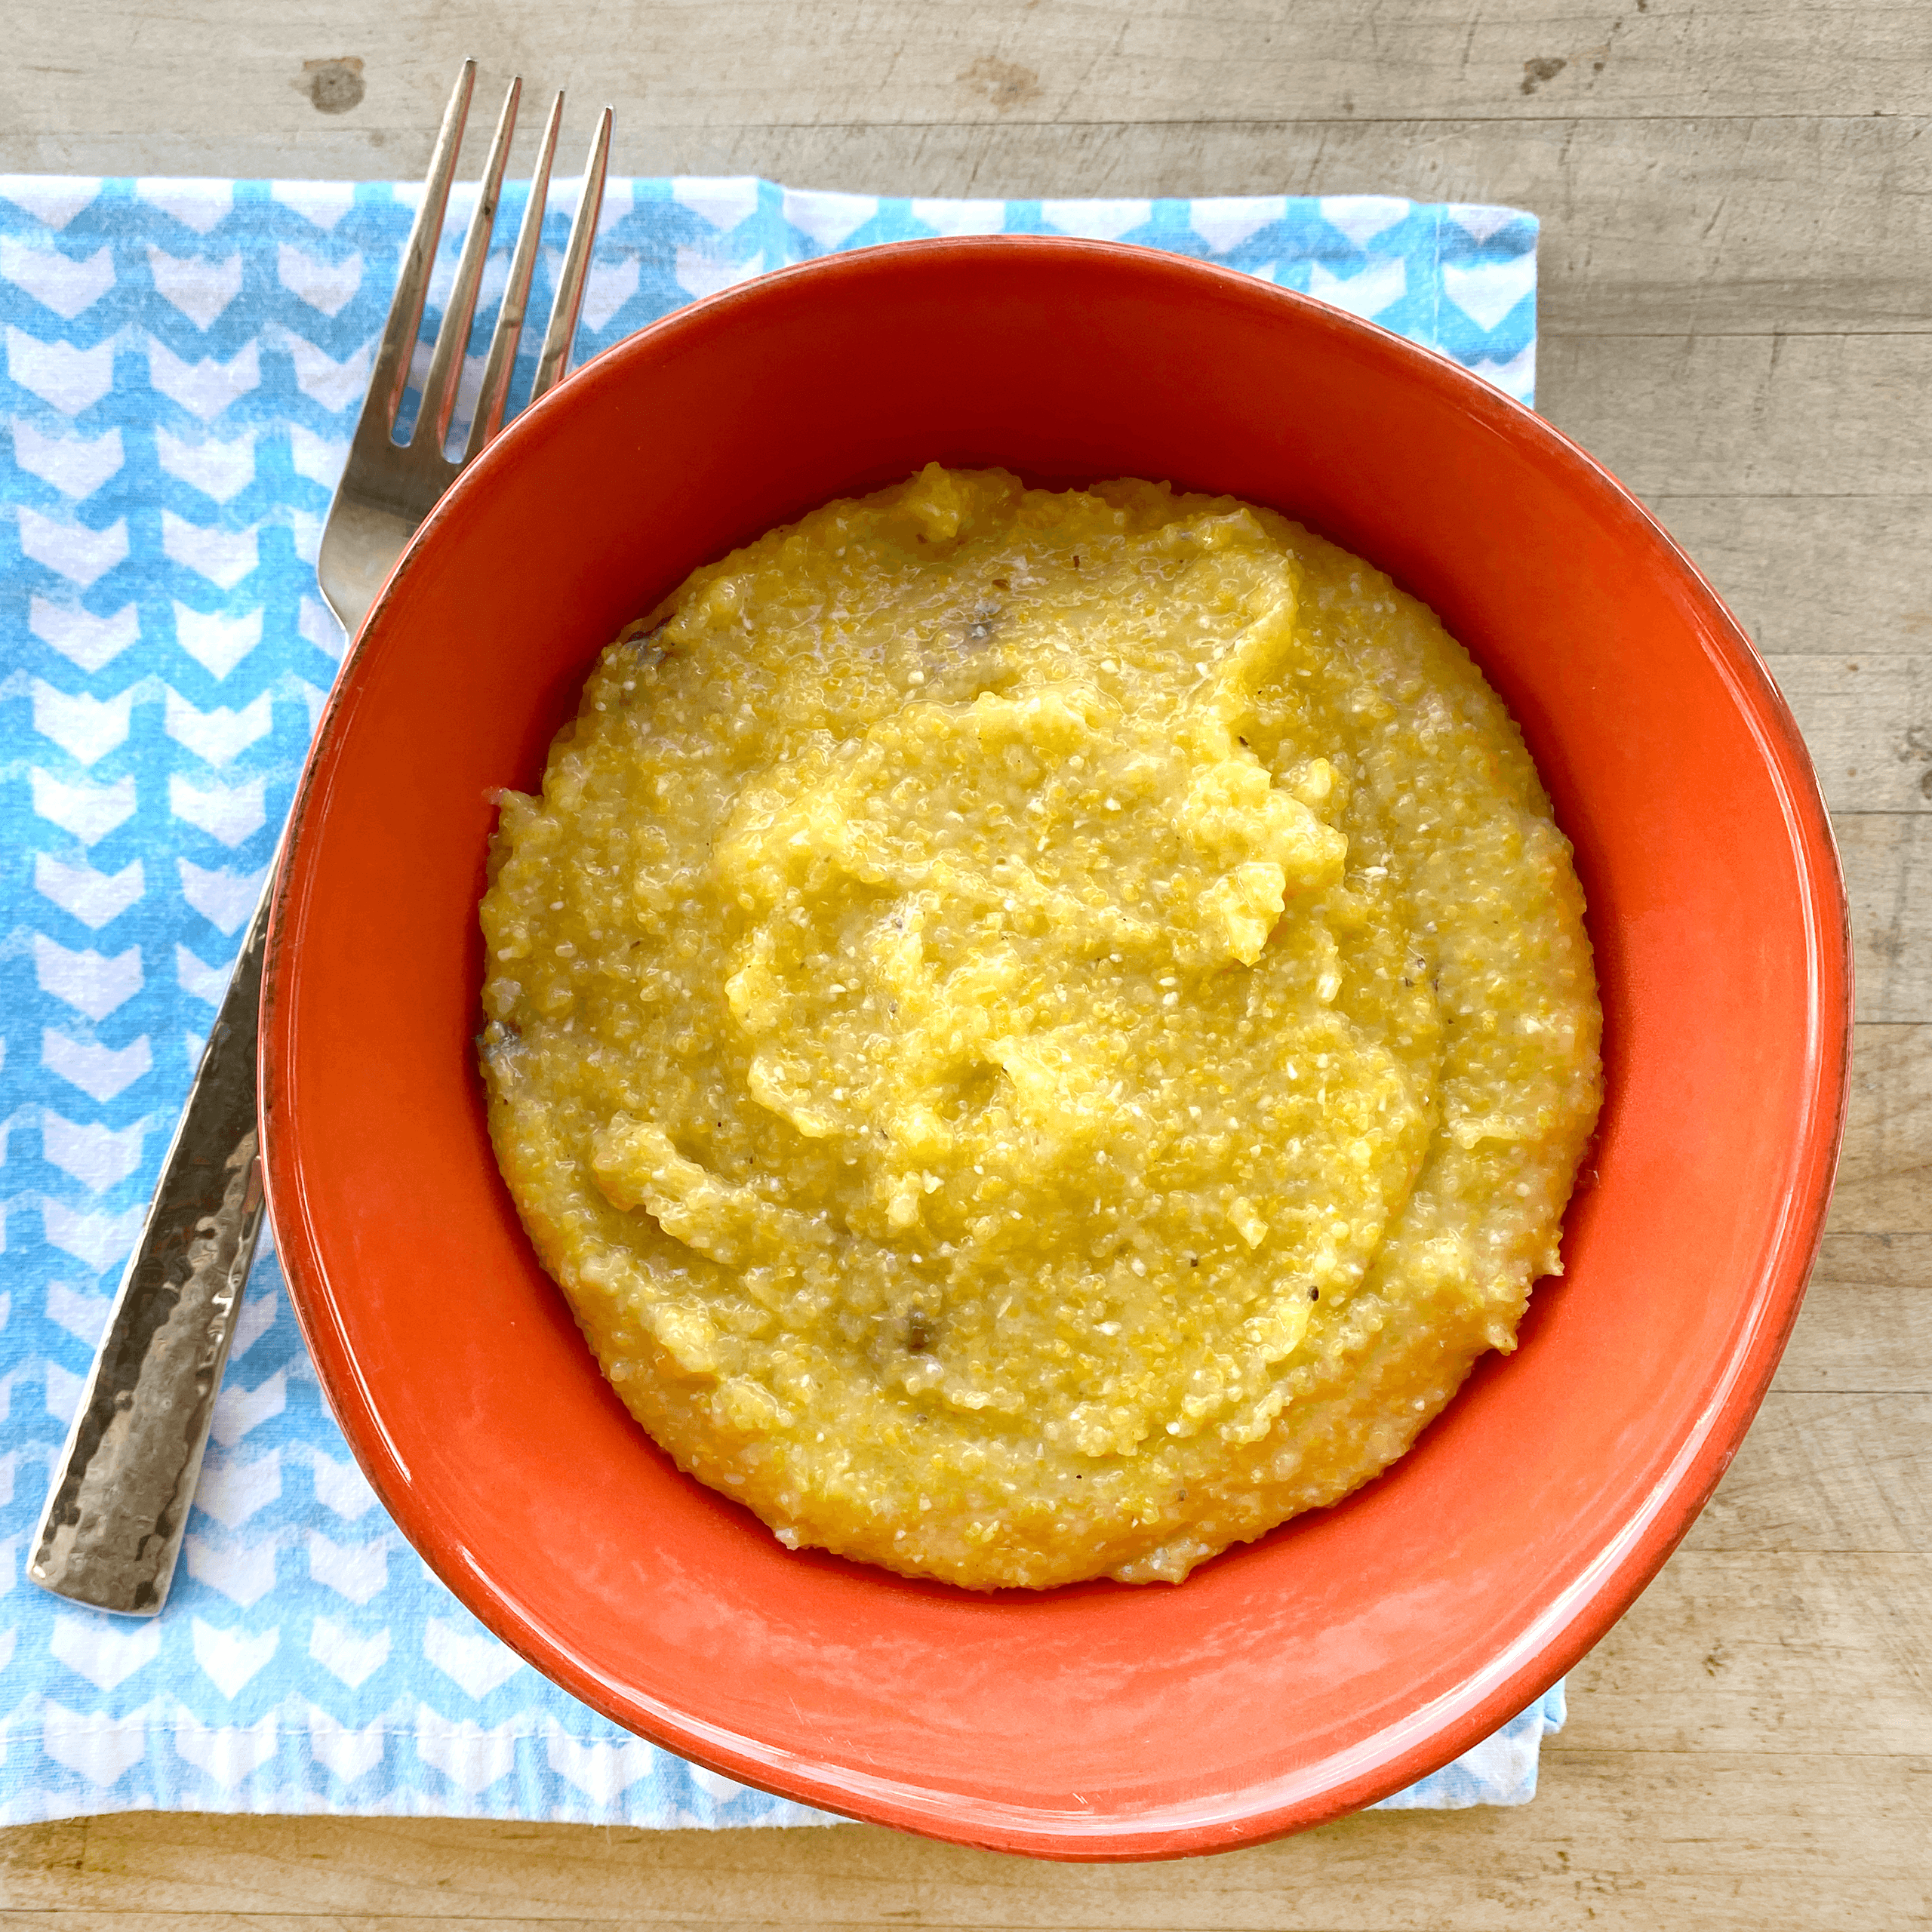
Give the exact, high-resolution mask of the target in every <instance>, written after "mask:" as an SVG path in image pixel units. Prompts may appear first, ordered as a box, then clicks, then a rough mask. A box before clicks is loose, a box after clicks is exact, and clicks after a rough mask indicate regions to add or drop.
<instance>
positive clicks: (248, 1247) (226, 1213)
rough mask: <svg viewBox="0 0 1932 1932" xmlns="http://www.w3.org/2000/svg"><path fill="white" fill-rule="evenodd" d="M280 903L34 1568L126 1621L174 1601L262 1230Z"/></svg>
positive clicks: (149, 1238) (173, 1169) (107, 1345)
mask: <svg viewBox="0 0 1932 1932" xmlns="http://www.w3.org/2000/svg"><path fill="white" fill-rule="evenodd" d="M273 877H274V875H273V872H272V870H271V872H270V875H269V882H270V886H271V887H272V881H273ZM269 897H270V892H269V889H268V888H265V889H264V890H263V894H262V903H261V904H260V906H258V907H257V909H256V912H255V916H254V920H253V921H251V924H250V925H249V928H248V936H247V937H246V938H245V939H244V940H243V941H242V952H241V955H240V956H239V958H237V959H236V961H235V971H234V974H233V976H232V977H231V978H230V979H229V983H228V992H227V994H226V997H225V998H223V1001H222V1003H221V1011H220V1013H219V1014H217V1016H216V1019H215V1023H214V1032H211V1034H210V1035H208V1044H207V1046H206V1047H205V1048H203V1049H202V1063H201V1065H200V1066H199V1067H198V1069H196V1072H195V1081H194V1084H193V1086H192V1087H191V1088H189V1092H188V1105H187V1109H186V1112H184V1113H183V1115H182V1118H181V1124H180V1126H179V1127H178V1128H177V1129H176V1130H175V1134H174V1141H173V1143H171V1146H169V1148H168V1158H167V1159H166V1160H165V1161H164V1162H163V1163H162V1170H161V1180H160V1182H159V1184H158V1186H156V1188H155V1195H154V1199H153V1201H152V1204H150V1205H149V1208H148V1213H147V1218H146V1220H144V1221H143V1223H141V1232H140V1237H139V1238H138V1239H137V1241H135V1244H134V1254H132V1256H131V1257H129V1260H128V1269H127V1272H126V1273H125V1275H122V1278H121V1287H120V1291H119V1292H118V1294H116V1295H115V1297H114V1306H113V1307H112V1309H111V1310H110V1311H109V1314H108V1318H107V1328H106V1333H105V1334H103V1336H102V1337H101V1342H100V1350H99V1352H98V1353H97V1355H96V1356H95V1358H94V1371H93V1373H92V1374H91V1375H90V1376H89V1377H88V1380H87V1384H86V1386H85V1389H83V1391H82V1395H81V1400H80V1404H79V1407H78V1408H77V1409H76V1410H75V1412H74V1421H73V1426H72V1429H69V1432H68V1435H67V1443H66V1447H65V1448H64V1449H63V1451H61V1454H60V1459H59V1460H58V1461H57V1462H56V1463H55V1464H54V1468H53V1470H52V1471H51V1474H50V1475H49V1478H48V1496H47V1507H46V1509H45V1511H44V1512H42V1515H41V1519H40V1523H39V1526H38V1528H37V1529H36V1530H35V1532H34V1537H33V1543H32V1555H30V1556H29V1558H28V1561H27V1574H28V1576H29V1577H31V1578H32V1580H33V1581H34V1582H35V1583H38V1584H40V1585H42V1586H43V1587H44V1588H45V1589H50V1590H52V1591H53V1592H54V1593H55V1594H56V1595H60V1596H63V1597H68V1598H72V1600H73V1601H75V1602H76V1603H85V1604H92V1605H94V1607H96V1608H97V1609H100V1610H111V1611H119V1612H120V1613H122V1614H123V1615H125V1616H130V1617H152V1615H153V1614H154V1613H155V1611H158V1610H159V1609H160V1607H162V1604H163V1603H165V1601H167V1598H168V1584H169V1582H170V1581H171V1579H172V1578H173V1577H174V1562H175V1558H176V1557H177V1555H178V1554H179V1553H180V1548H181V1535H182V1532H183V1530H185V1529H186V1527H187V1522H188V1509H189V1505H190V1504H191V1503H192V1502H193V1500H194V1497H195V1480H196V1478H197V1477H198V1475H199V1474H200V1472H201V1466H202V1451H203V1450H204V1449H205V1447H207V1444H208V1424H209V1423H210V1422H211V1420H212V1419H213V1417H214V1402H215V1396H216V1395H217V1392H219V1390H220V1387H221V1371H222V1369H223V1365H224V1364H226V1361H227V1360H228V1343H229V1337H230V1336H232V1334H233V1333H234V1330H235V1310H236V1309H237V1308H238V1306H240V1304H241V1300H242V1288H243V1286H244V1284H245V1283H246V1282H247V1281H248V1264H249V1263H250V1262H251V1260H253V1259H254V1253H255V1239H256V1236H257V1234H258V1233H259V1232H260V1229H261V1222H262V1181H261V1162H260V1159H259V1158H258V1149H257V1144H256V1131H257V1129H256V1124H255V1042H256V1038H257V1032H258V1030H259V1028H260V1005H261V991H262V942H263V936H264V935H265V934H266V931H267V929H268V912H269Z"/></svg>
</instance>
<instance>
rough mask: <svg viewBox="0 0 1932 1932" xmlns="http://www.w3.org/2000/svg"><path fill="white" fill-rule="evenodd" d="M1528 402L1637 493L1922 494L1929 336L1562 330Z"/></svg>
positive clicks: (1546, 352)
mask: <svg viewBox="0 0 1932 1932" xmlns="http://www.w3.org/2000/svg"><path fill="white" fill-rule="evenodd" d="M1928 398H1932V334H1928V335H1881V336H1848V335H1826V336H1783V335H1774V334H1764V335H1751V336H1737V335H1724V336H1697V335H1687V336H1681V337H1658V336H1588V337H1586V336H1569V335H1563V334H1557V333H1555V332H1553V331H1552V332H1549V333H1546V334H1545V335H1544V336H1543V339H1542V341H1541V342H1540V344H1539V346H1538V349H1537V405H1538V407H1539V408H1540V409H1541V410H1542V411H1543V413H1544V414H1546V415H1547V416H1549V417H1550V418H1551V420H1552V421H1554V422H1555V423H1556V424H1557V425H1558V427H1559V428H1561V429H1563V430H1564V431H1565V432H1567V434H1569V435H1572V436H1574V437H1575V438H1576V439H1577V441H1579V442H1580V443H1581V444H1582V445H1583V447H1584V448H1586V449H1587V450H1589V451H1590V452H1591V453H1592V454H1593V455H1594V456H1595V457H1598V459H1599V460H1601V461H1602V462H1603V463H1606V464H1607V465H1608V466H1609V467H1610V468H1611V469H1613V470H1614V471H1615V472H1616V473H1617V475H1619V476H1620V477H1621V478H1623V481H1624V482H1625V483H1626V484H1627V485H1629V487H1630V488H1632V489H1633V490H1635V491H1636V492H1637V493H1638V494H1639V495H1640V496H1642V497H1645V498H1649V497H1659V498H1666V497H1679V496H1737V497H1792V496H1801V497H1808V498H1810V499H1813V500H1817V499H1820V498H1825V499H1831V500H1837V501H1838V509H1837V512H1836V513H1837V514H1838V515H1841V516H1844V517H1846V518H1854V517H1857V516H1858V515H1860V514H1861V512H1860V509H1858V508H1857V505H1858V504H1860V503H1863V502H1865V501H1866V500H1869V499H1871V498H1873V497H1878V498H1881V499H1884V500H1888V501H1889V500H1894V499H1896V498H1898V497H1924V496H1927V495H1932V440H1928V438H1927V436H1926V434H1925V430H1926V426H1927V418H1928V414H1932V403H1928Z"/></svg>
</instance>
